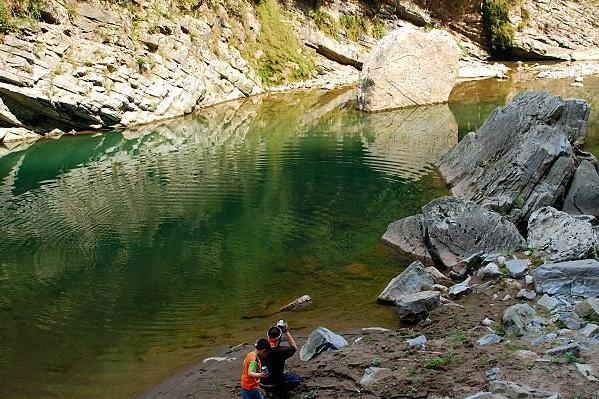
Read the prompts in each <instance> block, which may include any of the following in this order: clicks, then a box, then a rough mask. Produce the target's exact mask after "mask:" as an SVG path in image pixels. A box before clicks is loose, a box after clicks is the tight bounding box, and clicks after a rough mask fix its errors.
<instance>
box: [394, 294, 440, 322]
mask: <svg viewBox="0 0 599 399" xmlns="http://www.w3.org/2000/svg"><path fill="white" fill-rule="evenodd" d="M440 304H441V294H440V293H439V292H437V291H422V292H418V293H416V294H410V295H405V296H402V297H401V298H399V299H398V300H397V313H398V314H399V317H400V319H401V320H402V321H405V322H408V323H416V322H418V321H420V320H424V319H426V318H427V317H428V314H429V312H430V311H431V310H433V309H435V308H437V307H439V305H440Z"/></svg>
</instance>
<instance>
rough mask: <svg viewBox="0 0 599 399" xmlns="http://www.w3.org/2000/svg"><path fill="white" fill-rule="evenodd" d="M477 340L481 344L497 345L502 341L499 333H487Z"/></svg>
mask: <svg viewBox="0 0 599 399" xmlns="http://www.w3.org/2000/svg"><path fill="white" fill-rule="evenodd" d="M477 342H478V344H479V345H480V346H487V345H496V344H498V343H500V342H501V337H500V336H499V335H497V334H487V335H485V336H483V337H481V338H480V339H479V340H478V341H477Z"/></svg>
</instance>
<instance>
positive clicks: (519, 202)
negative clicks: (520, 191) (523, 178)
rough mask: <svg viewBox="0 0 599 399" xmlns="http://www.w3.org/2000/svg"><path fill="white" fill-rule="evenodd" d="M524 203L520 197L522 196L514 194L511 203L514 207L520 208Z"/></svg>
mask: <svg viewBox="0 0 599 399" xmlns="http://www.w3.org/2000/svg"><path fill="white" fill-rule="evenodd" d="M524 203H525V201H524V198H522V196H520V195H518V196H516V198H514V201H513V202H512V205H513V206H514V208H518V209H522V207H523V206H524Z"/></svg>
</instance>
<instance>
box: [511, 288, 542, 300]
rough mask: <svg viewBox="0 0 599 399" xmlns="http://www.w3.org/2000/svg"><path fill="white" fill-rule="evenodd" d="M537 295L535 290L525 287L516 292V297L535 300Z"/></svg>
mask: <svg viewBox="0 0 599 399" xmlns="http://www.w3.org/2000/svg"><path fill="white" fill-rule="evenodd" d="M536 297H537V293H536V292H534V291H529V290H525V289H524V288H523V289H521V290H520V291H518V293H517V294H516V299H524V300H527V301H534V299H535V298H536Z"/></svg>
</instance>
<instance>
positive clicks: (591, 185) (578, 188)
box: [563, 159, 599, 216]
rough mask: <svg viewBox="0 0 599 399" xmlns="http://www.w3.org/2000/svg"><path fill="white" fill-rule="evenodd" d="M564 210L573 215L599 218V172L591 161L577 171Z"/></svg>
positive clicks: (581, 165) (582, 163) (587, 161)
mask: <svg viewBox="0 0 599 399" xmlns="http://www.w3.org/2000/svg"><path fill="white" fill-rule="evenodd" d="M563 209H564V211H565V212H568V213H569V214H573V215H578V214H580V215H593V216H599V172H598V170H597V166H596V165H594V164H593V162H591V161H590V160H586V159H585V160H583V161H582V162H581V163H580V165H579V166H578V168H577V169H576V173H574V178H573V179H572V185H571V186H570V190H569V191H568V195H566V200H565V201H564V208H563Z"/></svg>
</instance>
